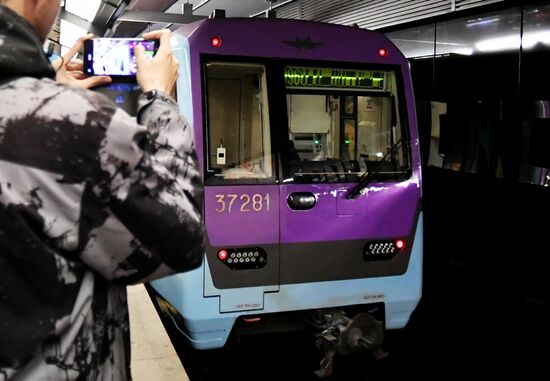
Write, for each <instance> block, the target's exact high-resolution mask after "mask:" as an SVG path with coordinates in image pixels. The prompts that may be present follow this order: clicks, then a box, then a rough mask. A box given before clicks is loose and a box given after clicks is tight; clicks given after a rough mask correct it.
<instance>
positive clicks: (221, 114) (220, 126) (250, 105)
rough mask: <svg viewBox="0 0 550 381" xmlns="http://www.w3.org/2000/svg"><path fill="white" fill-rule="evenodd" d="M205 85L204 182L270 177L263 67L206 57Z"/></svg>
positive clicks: (262, 180)
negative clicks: (205, 151)
mask: <svg viewBox="0 0 550 381" xmlns="http://www.w3.org/2000/svg"><path fill="white" fill-rule="evenodd" d="M206 86H207V103H206V106H207V113H206V114H207V123H206V125H207V139H208V146H207V167H206V170H207V176H206V178H207V182H233V183H263V182H272V180H273V173H274V171H273V160H272V152H271V135H270V127H269V105H268V101H267V84H266V73H265V67H264V66H263V65H259V64H247V63H229V62H210V63H207V64H206Z"/></svg>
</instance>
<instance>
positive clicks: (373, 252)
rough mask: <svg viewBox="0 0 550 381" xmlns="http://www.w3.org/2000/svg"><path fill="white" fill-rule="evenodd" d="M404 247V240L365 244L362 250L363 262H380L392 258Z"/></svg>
mask: <svg viewBox="0 0 550 381" xmlns="http://www.w3.org/2000/svg"><path fill="white" fill-rule="evenodd" d="M405 246H406V243H405V240H402V239H393V240H380V241H370V242H367V244H366V245H365V247H364V248H363V259H364V260H365V261H380V260H387V259H391V258H393V257H394V256H395V255H397V253H399V252H400V251H401V250H403V249H404V248H405Z"/></svg>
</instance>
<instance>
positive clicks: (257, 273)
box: [203, 59, 280, 313]
mask: <svg viewBox="0 0 550 381" xmlns="http://www.w3.org/2000/svg"><path fill="white" fill-rule="evenodd" d="M203 70H204V73H205V75H204V78H205V80H204V90H205V91H204V93H205V100H204V110H205V127H206V128H205V143H206V144H205V165H204V167H205V225H206V230H207V235H208V243H207V250H206V258H207V260H206V262H205V296H206V297H219V298H220V312H221V313H224V312H235V311H252V310H262V309H263V302H264V294H265V293H266V292H276V291H278V289H279V241H280V238H279V188H278V185H277V175H276V165H275V157H274V154H273V148H272V136H271V128H270V113H269V102H268V82H267V78H266V68H265V65H263V64H258V63H246V62H227V61H224V60H215V59H213V60H211V61H206V62H204V65H203ZM235 289H239V290H238V292H235Z"/></svg>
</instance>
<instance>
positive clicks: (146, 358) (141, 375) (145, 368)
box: [128, 285, 189, 381]
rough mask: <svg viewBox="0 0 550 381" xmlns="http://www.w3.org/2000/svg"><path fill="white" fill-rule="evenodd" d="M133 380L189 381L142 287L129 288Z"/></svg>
mask: <svg viewBox="0 0 550 381" xmlns="http://www.w3.org/2000/svg"><path fill="white" fill-rule="evenodd" d="M128 308H129V311H130V337H131V345H132V362H131V369H132V378H133V380H134V381H156V380H170V381H172V380H177V381H180V380H181V381H189V378H188V377H187V374H186V373H185V370H184V368H183V366H182V365H181V362H180V359H179V357H178V355H177V353H176V351H175V350H174V347H173V346H172V343H171V342H170V339H169V338H168V334H167V333H166V331H165V330H164V327H163V325H162V323H161V321H160V318H159V316H158V314H157V312H156V311H155V307H154V306H153V303H152V302H151V299H150V298H149V295H148V294H147V291H146V290H145V287H144V286H143V285H136V286H129V287H128Z"/></svg>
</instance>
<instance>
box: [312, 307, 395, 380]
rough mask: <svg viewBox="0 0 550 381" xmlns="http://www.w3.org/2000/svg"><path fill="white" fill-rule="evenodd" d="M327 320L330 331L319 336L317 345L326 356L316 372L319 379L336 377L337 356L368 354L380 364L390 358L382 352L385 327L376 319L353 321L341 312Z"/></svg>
mask: <svg viewBox="0 0 550 381" xmlns="http://www.w3.org/2000/svg"><path fill="white" fill-rule="evenodd" d="M323 319H324V320H325V326H326V327H327V328H326V329H324V330H323V332H321V333H320V334H319V336H318V340H317V345H318V346H319V347H322V348H323V350H324V352H325V356H324V358H323V359H322V360H321V364H320V369H319V370H318V371H316V372H315V374H316V375H317V376H318V377H319V378H327V377H330V376H331V375H332V374H333V372H334V356H335V355H336V354H338V355H341V356H345V355H348V354H351V353H355V352H359V351H364V350H366V351H369V352H370V353H371V355H372V356H373V357H374V359H376V360H379V359H382V358H385V357H387V355H388V353H387V352H385V351H384V350H382V349H381V348H380V345H381V344H382V341H383V340H384V330H383V328H382V323H381V322H379V321H378V320H376V319H375V318H374V317H373V316H372V315H370V314H368V313H360V314H357V315H355V317H354V318H353V319H350V318H349V317H348V316H346V314H345V312H343V311H337V312H334V313H329V314H325V315H324V316H323Z"/></svg>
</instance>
